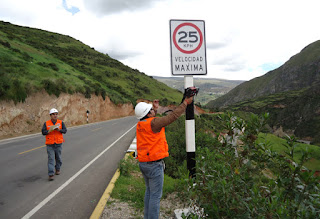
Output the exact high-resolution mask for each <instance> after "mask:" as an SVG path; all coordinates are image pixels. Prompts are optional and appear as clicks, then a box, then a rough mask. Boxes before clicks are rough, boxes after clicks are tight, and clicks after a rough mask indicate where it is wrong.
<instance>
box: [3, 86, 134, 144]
mask: <svg viewBox="0 0 320 219" xmlns="http://www.w3.org/2000/svg"><path fill="white" fill-rule="evenodd" d="M53 107H54V108H56V109H58V111H59V116H58V118H59V119H62V120H63V121H64V122H65V124H66V126H67V128H68V127H71V126H74V125H81V124H86V123H87V113H86V112H87V110H89V112H90V113H89V122H90V123H92V122H99V121H104V120H109V119H114V118H119V117H124V116H130V115H134V110H133V105H132V104H131V103H128V104H119V105H115V104H113V103H112V102H111V101H110V99H109V98H108V97H106V99H105V100H103V98H102V97H101V96H99V97H98V96H95V95H92V96H91V98H90V99H88V98H85V97H84V95H83V94H73V95H69V94H61V95H60V96H59V97H56V96H55V95H48V94H47V93H46V92H41V93H36V94H33V95H31V96H29V97H27V99H26V100H25V102H23V103H22V102H19V103H17V104H15V103H14V102H13V101H9V102H8V101H1V102H0V138H1V139H3V138H8V137H14V136H19V135H23V134H28V133H29V134H30V133H37V132H41V128H42V126H43V124H44V122H45V121H47V120H48V119H50V116H49V110H50V109H51V108H53Z"/></svg>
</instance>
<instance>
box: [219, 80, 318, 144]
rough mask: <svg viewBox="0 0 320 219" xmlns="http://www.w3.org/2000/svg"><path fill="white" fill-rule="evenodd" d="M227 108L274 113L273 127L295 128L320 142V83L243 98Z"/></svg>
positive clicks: (270, 123) (300, 135) (301, 134)
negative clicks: (257, 96) (243, 99)
mask: <svg viewBox="0 0 320 219" xmlns="http://www.w3.org/2000/svg"><path fill="white" fill-rule="evenodd" d="M225 109H228V110H232V111H246V112H253V113H256V114H261V113H264V112H268V113H269V114H270V121H269V125H270V126H271V127H273V126H276V127H279V126H282V127H283V128H284V129H285V130H293V131H294V134H295V135H296V136H298V137H303V138H309V139H312V140H313V143H314V144H318V145H320V132H319V130H320V83H315V84H313V85H312V86H311V87H309V88H305V89H301V90H298V91H287V92H281V93H277V94H272V95H268V96H263V97H259V98H255V99H251V100H246V101H242V102H239V103H236V104H233V105H230V106H227V107H226V108H225Z"/></svg>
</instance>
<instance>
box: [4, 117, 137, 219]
mask: <svg viewBox="0 0 320 219" xmlns="http://www.w3.org/2000/svg"><path fill="white" fill-rule="evenodd" d="M136 123H137V119H136V118H135V117H126V118H121V119H116V120H110V121H106V122H100V123H94V124H88V125H83V126H78V127H71V128H70V127H69V128H68V127H67V128H68V132H67V134H66V135H64V137H65V140H66V142H65V143H64V144H63V146H62V147H63V149H62V163H63V164H62V167H61V175H59V176H55V180H54V181H48V173H47V153H46V147H45V145H44V143H45V138H44V136H42V135H41V134H36V135H29V136H24V137H21V138H14V139H7V140H2V141H0V218H10V219H11V218H23V217H25V218H28V217H30V216H31V218H89V217H90V215H91V213H92V212H93V210H94V208H95V206H96V204H97V202H98V201H99V199H100V197H101V195H102V194H103V192H104V190H105V188H106V187H107V185H108V183H109V181H110V180H111V178H112V176H113V174H114V173H115V171H116V169H117V168H118V163H119V161H120V160H121V159H122V158H123V157H124V155H125V152H126V150H127V149H128V147H129V146H130V143H131V142H132V140H133V138H134V137H135V125H136Z"/></svg>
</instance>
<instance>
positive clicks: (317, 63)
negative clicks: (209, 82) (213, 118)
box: [207, 40, 320, 108]
mask: <svg viewBox="0 0 320 219" xmlns="http://www.w3.org/2000/svg"><path fill="white" fill-rule="evenodd" d="M319 80H320V40H318V41H316V42H314V43H311V44H310V45H308V46H307V47H305V48H304V49H303V50H302V51H301V52H300V53H298V54H296V55H295V56H293V57H291V58H290V60H289V61H287V62H286V63H285V64H283V65H282V66H280V67H279V68H277V69H275V70H273V71H270V72H268V73H267V74H265V75H263V76H261V77H258V78H254V79H252V80H250V81H247V82H244V83H242V84H240V85H239V86H237V87H235V88H234V89H232V90H231V91H230V92H228V93H227V94H226V95H224V96H222V97H220V98H218V99H216V100H213V101H210V102H209V103H208V104H207V106H208V107H209V108H219V107H223V106H227V105H231V104H234V103H237V102H240V101H244V100H249V99H252V98H257V97H261V96H264V95H269V94H275V93H279V92H285V91H292V90H300V89H303V88H307V87H309V86H311V85H312V84H313V83H314V82H316V81H319Z"/></svg>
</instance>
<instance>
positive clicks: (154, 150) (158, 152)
mask: <svg viewBox="0 0 320 219" xmlns="http://www.w3.org/2000/svg"><path fill="white" fill-rule="evenodd" d="M153 119H154V118H147V119H145V120H142V121H139V122H138V124H137V129H136V135H137V158H138V160H139V162H149V161H155V160H160V159H162V158H165V157H168V156H169V153H168V143H167V140H166V135H165V128H162V129H161V131H160V132H158V133H154V132H153V131H152V129H151V121H152V120H153Z"/></svg>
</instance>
